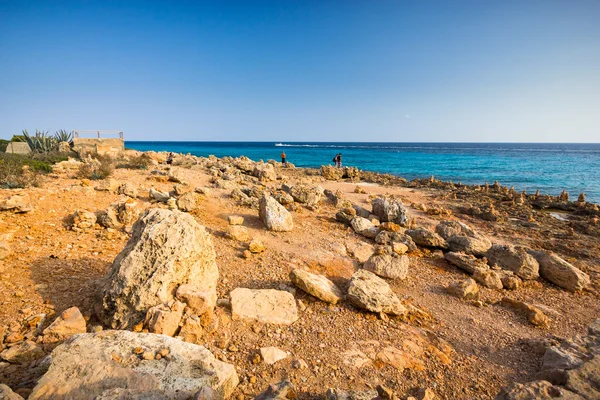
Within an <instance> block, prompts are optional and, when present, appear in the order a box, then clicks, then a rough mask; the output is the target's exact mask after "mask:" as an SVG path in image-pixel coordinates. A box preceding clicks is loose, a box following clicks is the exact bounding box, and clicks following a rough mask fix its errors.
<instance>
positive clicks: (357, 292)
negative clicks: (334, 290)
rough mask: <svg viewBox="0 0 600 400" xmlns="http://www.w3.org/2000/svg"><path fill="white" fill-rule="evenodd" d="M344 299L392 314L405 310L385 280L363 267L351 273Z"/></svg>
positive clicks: (379, 311) (378, 311) (366, 307)
mask: <svg viewBox="0 0 600 400" xmlns="http://www.w3.org/2000/svg"><path fill="white" fill-rule="evenodd" d="M346 299H347V300H348V301H349V302H350V303H351V304H353V305H354V306H356V307H358V308H363V309H365V310H368V311H371V312H376V313H386V314H393V315H404V314H406V312H407V310H406V308H405V307H404V306H403V305H402V303H400V300H399V299H398V297H397V296H396V294H395V293H394V292H393V291H392V289H391V288H390V286H389V285H388V284H387V282H386V281H384V280H383V279H381V278H379V277H378V276H377V275H375V274H373V273H372V272H369V271H366V270H364V269H361V270H358V271H356V272H355V273H354V274H353V275H352V278H351V279H350V283H349V285H348V294H347V295H346Z"/></svg>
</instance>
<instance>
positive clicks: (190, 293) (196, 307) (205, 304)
mask: <svg viewBox="0 0 600 400" xmlns="http://www.w3.org/2000/svg"><path fill="white" fill-rule="evenodd" d="M176 297H177V299H178V300H180V301H182V302H183V303H185V304H186V305H187V306H188V308H189V309H190V311H191V312H193V313H194V314H196V315H202V314H204V313H207V312H211V311H212V310H214V309H215V306H216V305H217V292H216V291H214V290H210V289H209V290H206V288H205V287H204V286H202V285H197V284H194V283H187V284H184V285H181V286H179V288H178V289H177V294H176Z"/></svg>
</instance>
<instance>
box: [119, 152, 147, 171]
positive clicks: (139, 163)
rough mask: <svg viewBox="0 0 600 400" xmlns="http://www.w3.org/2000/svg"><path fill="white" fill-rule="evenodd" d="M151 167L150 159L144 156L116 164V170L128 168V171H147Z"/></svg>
mask: <svg viewBox="0 0 600 400" xmlns="http://www.w3.org/2000/svg"><path fill="white" fill-rule="evenodd" d="M151 165H152V159H151V158H150V157H148V156H147V155H145V154H140V155H139V156H135V157H132V158H130V159H129V160H124V161H122V162H120V163H119V164H117V168H128V169H148V168H149V167H150V166H151Z"/></svg>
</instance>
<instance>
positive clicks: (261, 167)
mask: <svg viewBox="0 0 600 400" xmlns="http://www.w3.org/2000/svg"><path fill="white" fill-rule="evenodd" d="M252 175H254V176H255V177H257V178H258V179H259V180H261V181H263V182H268V181H274V180H277V173H276V172H275V168H273V166H272V165H271V164H256V165H255V166H254V170H253V171H252Z"/></svg>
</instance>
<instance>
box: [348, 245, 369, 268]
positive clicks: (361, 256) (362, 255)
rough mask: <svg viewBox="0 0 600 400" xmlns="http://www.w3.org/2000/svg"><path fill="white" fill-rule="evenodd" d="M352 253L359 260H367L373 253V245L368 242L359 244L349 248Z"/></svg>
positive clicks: (362, 261)
mask: <svg viewBox="0 0 600 400" xmlns="http://www.w3.org/2000/svg"><path fill="white" fill-rule="evenodd" d="M349 250H350V252H351V253H352V255H353V256H354V257H355V258H356V259H357V260H358V262H361V263H364V262H366V261H367V260H368V259H369V257H371V255H373V251H374V249H373V246H371V245H370V244H367V243H361V244H358V245H356V246H354V247H352V248H350V249H349Z"/></svg>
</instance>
